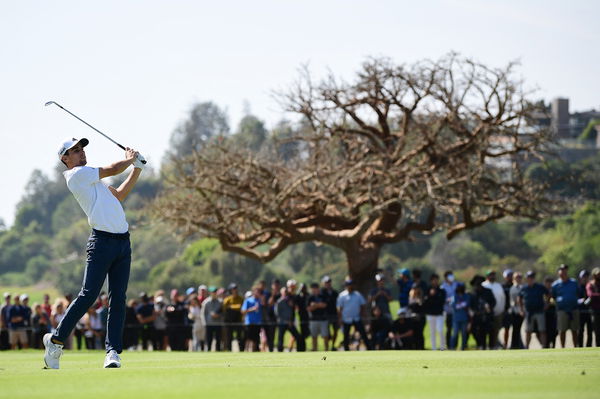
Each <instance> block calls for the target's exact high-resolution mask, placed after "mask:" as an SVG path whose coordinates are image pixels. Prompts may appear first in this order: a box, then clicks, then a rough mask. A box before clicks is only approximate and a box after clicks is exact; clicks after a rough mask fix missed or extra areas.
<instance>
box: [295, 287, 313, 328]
mask: <svg viewBox="0 0 600 399" xmlns="http://www.w3.org/2000/svg"><path fill="white" fill-rule="evenodd" d="M309 296H310V294H309V293H308V286H307V285H306V284H304V283H300V289H299V290H298V294H297V295H296V309H297V310H298V319H300V336H301V337H302V338H303V339H306V338H308V337H310V328H309V327H308V323H309V315H308V297H309Z"/></svg>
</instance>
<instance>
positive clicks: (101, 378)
mask: <svg viewBox="0 0 600 399" xmlns="http://www.w3.org/2000/svg"><path fill="white" fill-rule="evenodd" d="M103 359H104V356H103V353H102V352H73V351H67V352H66V353H65V355H64V356H63V358H62V361H61V369H60V370H43V369H42V352H41V351H34V350H28V351H22V352H16V351H15V352H2V353H0V393H1V397H3V398H11V399H16V398H64V399H67V398H78V399H81V398H84V399H86V398H103V397H105V398H109V399H116V398H127V399H133V398H186V397H190V398H193V397H209V398H269V397H280V398H285V399H288V398H307V397H315V398H327V399H332V398H344V399H348V398H403V399H409V398H427V399H431V398H444V399H448V398H462V399H464V398H477V399H485V398H493V399H497V398H524V399H525V398H545V399H549V398H561V399H562V398H577V399H584V398H598V397H600V388H599V385H598V381H600V350H599V349H596V348H594V349H566V350H562V349H560V350H533V351H467V352H451V351H446V352H431V351H424V352H397V351H385V352H347V353H344V352H329V353H324V352H313V353H311V352H307V353H219V354H217V353H173V352H125V353H123V368H121V369H106V370H105V369H102V368H101V367H102V361H103Z"/></svg>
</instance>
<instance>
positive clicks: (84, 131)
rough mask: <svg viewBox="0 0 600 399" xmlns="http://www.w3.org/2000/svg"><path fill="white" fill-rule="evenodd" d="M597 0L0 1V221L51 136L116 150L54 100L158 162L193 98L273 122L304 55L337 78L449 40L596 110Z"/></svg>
mask: <svg viewBox="0 0 600 399" xmlns="http://www.w3.org/2000/svg"><path fill="white" fill-rule="evenodd" d="M598 15H600V2H597V1H592V0H590V1H569V2H566V1H524V0H521V1H511V0H509V1H491V0H490V1H483V0H482V1H476V0H466V1H458V0H431V1H426V2H425V1H423V2H416V1H398V0H396V1H376V0H370V1H353V0H345V1H338V0H331V1H326V0H321V1H312V0H304V1H282V0H279V1H275V0H271V1H263V0H254V1H251V2H250V1H220V2H216V1H211V2H205V1H178V0H171V1H153V0H145V1H143V2H142V1H125V0H121V1H113V0H105V1H102V2H93V3H91V2H82V1H53V2H49V1H35V0H32V1H8V0H0V60H1V62H0V90H1V93H2V95H0V148H1V150H0V151H1V154H2V156H1V157H0V168H1V170H2V183H3V187H4V188H5V189H4V190H3V195H2V196H0V218H2V219H3V220H4V221H5V222H6V223H7V224H8V225H10V224H12V221H13V218H14V211H15V205H16V203H17V202H18V201H19V199H20V198H21V196H22V195H23V192H24V187H25V185H26V183H27V180H28V179H29V176H30V175H31V173H32V171H33V170H34V169H41V170H42V171H44V172H45V173H47V174H51V173H53V169H54V166H55V164H56V161H57V157H56V155H55V154H56V151H57V148H56V147H57V145H58V143H59V142H60V141H61V140H62V139H63V138H65V137H70V136H73V137H83V136H85V137H88V138H89V139H90V140H91V144H90V147H89V149H88V151H87V152H88V161H89V163H90V165H92V166H94V165H96V166H97V165H102V164H107V163H110V162H112V161H115V160H117V159H118V158H119V157H120V156H121V153H120V150H118V149H117V148H116V147H114V145H113V144H111V143H109V142H108V141H106V140H104V139H103V138H101V137H99V136H98V135H97V134H96V133H94V132H92V131H90V130H89V129H88V128H86V127H85V126H84V125H82V124H81V123H79V122H77V121H75V120H73V119H71V118H70V117H69V116H68V115H66V114H64V113H63V112H61V111H59V110H58V109H50V108H45V107H44V106H43V104H44V102H46V101H48V100H55V101H57V102H59V103H61V104H63V105H64V106H66V107H67V108H70V109H71V111H73V112H75V113H76V114H79V115H80V116H81V117H83V118H84V119H86V120H88V121H89V122H91V123H92V124H94V125H96V126H97V127H98V128H100V129H101V130H103V131H105V132H106V133H108V134H109V135H111V136H114V138H115V139H116V140H117V141H120V142H122V143H123V144H126V145H129V146H131V147H134V148H136V149H138V150H139V151H141V152H142V153H143V154H144V155H145V156H146V157H147V158H148V159H149V160H150V163H151V164H153V165H155V166H158V165H159V163H160V160H161V157H162V155H163V153H164V152H165V150H166V148H167V144H168V140H169V136H170V134H171V132H172V131H173V129H174V128H175V127H176V126H177V125H178V124H179V123H180V122H181V121H182V120H183V119H184V118H185V117H186V114H187V112H188V110H189V109H190V108H191V106H192V105H193V104H194V103H195V102H198V101H208V100H211V101H214V102H216V103H217V104H218V105H219V106H221V107H223V108H226V109H227V110H228V113H229V117H230V125H231V126H232V128H235V126H236V125H237V123H238V121H239V119H240V117H241V115H242V114H243V109H244V103H245V102H247V103H249V104H250V109H251V111H252V113H254V114H256V115H257V116H259V117H260V118H262V119H263V120H265V121H266V123H267V125H268V126H272V125H273V124H274V123H276V122H277V121H278V120H280V119H281V118H283V117H284V116H285V115H284V114H283V112H282V111H281V110H280V109H279V106H278V105H277V103H276V102H275V101H273V99H272V96H271V93H272V91H273V90H277V89H278V88H282V87H285V86H286V85H287V84H289V83H290V82H292V81H293V80H294V79H295V78H296V76H297V70H298V67H299V66H300V65H302V64H305V63H308V64H309V65H310V68H311V69H312V70H313V71H314V74H315V75H316V76H319V75H322V74H324V73H326V72H327V70H331V71H333V72H334V73H336V74H339V75H342V76H346V77H350V76H352V73H353V71H355V70H356V69H357V68H358V66H359V65H360V63H361V61H363V60H364V59H365V58H366V57H368V56H387V57H390V58H392V59H393V60H395V61H397V62H399V63H401V62H412V61H415V60H418V59H422V58H434V59H435V58H439V57H441V56H443V55H444V54H446V53H447V52H449V51H457V52H460V53H461V54H462V55H465V56H469V57H474V58H476V59H477V60H479V61H482V62H484V63H487V64H489V65H492V66H503V65H505V64H506V63H508V62H509V61H511V60H517V59H518V60H520V62H521V68H520V72H521V74H522V76H523V78H524V79H525V81H526V82H527V84H528V85H529V86H531V87H537V88H539V92H538V96H539V97H540V98H545V99H547V100H549V99H551V98H554V97H557V96H566V97H569V98H570V99H571V109H572V110H587V109H590V108H596V109H598V108H600V95H599V93H600V78H599V76H598V70H599V69H598V66H599V65H600V52H598V51H597V48H598V41H599V39H600V28H599V27H598V26H599V25H598V23H597V16H598Z"/></svg>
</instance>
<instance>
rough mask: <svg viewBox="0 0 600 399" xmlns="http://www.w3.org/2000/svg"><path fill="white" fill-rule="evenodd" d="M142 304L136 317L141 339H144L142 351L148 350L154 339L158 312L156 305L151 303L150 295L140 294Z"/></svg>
mask: <svg viewBox="0 0 600 399" xmlns="http://www.w3.org/2000/svg"><path fill="white" fill-rule="evenodd" d="M139 298H140V303H139V305H137V307H136V308H135V317H136V319H137V321H138V323H139V331H140V338H141V339H142V349H143V350H147V349H148V344H149V343H150V342H152V339H153V338H154V320H155V319H156V311H155V310H154V304H153V303H152V302H151V301H150V298H149V297H148V294H146V293H145V292H141V293H140V296H139Z"/></svg>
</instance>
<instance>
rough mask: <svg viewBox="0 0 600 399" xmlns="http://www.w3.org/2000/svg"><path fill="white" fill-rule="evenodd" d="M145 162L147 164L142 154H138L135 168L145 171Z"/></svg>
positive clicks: (134, 163) (134, 162) (134, 164)
mask: <svg viewBox="0 0 600 399" xmlns="http://www.w3.org/2000/svg"><path fill="white" fill-rule="evenodd" d="M144 162H146V159H145V158H144V157H143V156H142V154H138V155H137V157H135V161H133V167H134V168H138V169H142V170H144V168H145V167H146V164H145V163H144Z"/></svg>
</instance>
